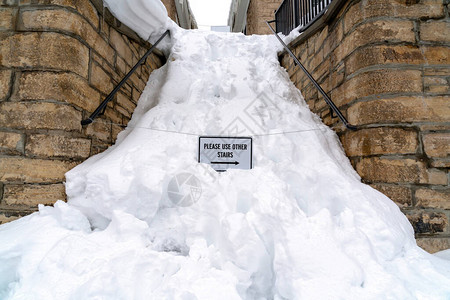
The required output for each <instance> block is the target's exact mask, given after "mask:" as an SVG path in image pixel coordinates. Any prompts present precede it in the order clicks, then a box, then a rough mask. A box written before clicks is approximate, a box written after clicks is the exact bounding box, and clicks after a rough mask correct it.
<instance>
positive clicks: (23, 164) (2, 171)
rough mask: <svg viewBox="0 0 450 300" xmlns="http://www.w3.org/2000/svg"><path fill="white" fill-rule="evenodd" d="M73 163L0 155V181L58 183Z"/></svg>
mask: <svg viewBox="0 0 450 300" xmlns="http://www.w3.org/2000/svg"><path fill="white" fill-rule="evenodd" d="M75 165H76V163H75V162H66V161H59V160H43V159H31V158H21V157H1V158H0V181H3V182H5V181H9V182H24V183H58V182H62V181H64V174H65V173H66V172H67V171H69V170H70V169H71V168H73V167H75ZM3 196H4V197H6V196H7V194H6V193H5V194H4V195H3Z"/></svg>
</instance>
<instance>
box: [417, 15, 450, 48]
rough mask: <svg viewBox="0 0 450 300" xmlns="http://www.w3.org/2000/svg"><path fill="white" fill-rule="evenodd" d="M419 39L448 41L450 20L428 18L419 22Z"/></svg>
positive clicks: (449, 37)
mask: <svg viewBox="0 0 450 300" xmlns="http://www.w3.org/2000/svg"><path fill="white" fill-rule="evenodd" d="M420 40H422V41H427V42H443V43H445V42H450V22H449V21H448V20H446V19H444V20H428V21H426V22H422V23H420Z"/></svg>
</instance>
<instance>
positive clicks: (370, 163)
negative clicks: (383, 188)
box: [356, 157, 447, 185]
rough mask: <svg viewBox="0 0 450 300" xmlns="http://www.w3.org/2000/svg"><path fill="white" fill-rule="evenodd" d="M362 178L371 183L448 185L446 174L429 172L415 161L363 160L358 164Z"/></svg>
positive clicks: (377, 158) (434, 171) (423, 165)
mask: <svg viewBox="0 0 450 300" xmlns="http://www.w3.org/2000/svg"><path fill="white" fill-rule="evenodd" d="M356 170H357V171H358V173H359V174H360V175H361V177H362V178H363V179H364V180H366V181H370V182H387V183H408V182H410V183H430V184H441V185H446V184H447V176H446V173H445V172H439V171H436V170H433V171H428V169H427V166H426V164H425V163H423V162H420V161H416V160H414V159H409V158H407V159H387V158H379V157H373V158H363V159H361V160H360V161H359V162H358V163H357V164H356Z"/></svg>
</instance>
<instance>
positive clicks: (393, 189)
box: [371, 184, 412, 208]
mask: <svg viewBox="0 0 450 300" xmlns="http://www.w3.org/2000/svg"><path fill="white" fill-rule="evenodd" d="M371 186H372V187H373V188H375V189H377V190H378V191H380V192H381V193H383V194H385V195H386V196H387V197H389V198H390V199H391V200H392V201H394V202H395V203H396V204H397V205H398V206H399V207H400V208H405V207H410V206H411V204H412V192H411V189H410V188H408V187H405V186H399V185H386V184H372V185H371Z"/></svg>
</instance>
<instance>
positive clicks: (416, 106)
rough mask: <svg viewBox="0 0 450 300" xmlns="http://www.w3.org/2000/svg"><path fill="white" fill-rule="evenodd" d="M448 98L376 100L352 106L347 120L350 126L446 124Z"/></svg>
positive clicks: (416, 97)
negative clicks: (417, 123) (410, 123)
mask: <svg viewBox="0 0 450 300" xmlns="http://www.w3.org/2000/svg"><path fill="white" fill-rule="evenodd" d="M448 103H450V97H448V96H442V97H427V96H425V97H420V96H410V97H407V96H402V97H396V98H390V99H376V100H372V101H367V102H359V103H356V104H354V105H352V106H351V107H350V108H349V109H348V111H347V115H348V119H349V121H350V123H352V124H357V125H358V124H371V123H405V122H425V121H434V122H439V121H442V122H448V121H450V106H449V105H448Z"/></svg>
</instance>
